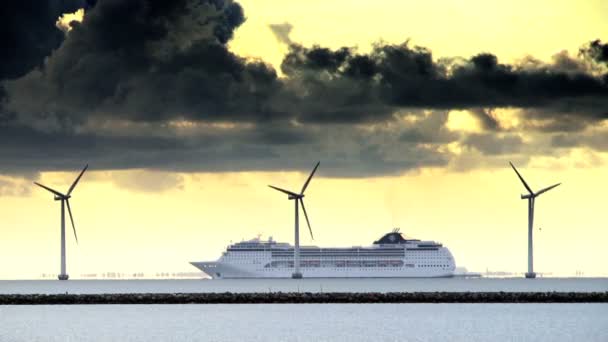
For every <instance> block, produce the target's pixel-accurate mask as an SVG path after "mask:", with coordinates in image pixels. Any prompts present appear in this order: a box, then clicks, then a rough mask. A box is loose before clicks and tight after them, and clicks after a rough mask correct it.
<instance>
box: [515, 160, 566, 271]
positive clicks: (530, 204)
mask: <svg viewBox="0 0 608 342" xmlns="http://www.w3.org/2000/svg"><path fill="white" fill-rule="evenodd" d="M509 164H511V167H512V168H513V171H515V173H516V174H517V177H519V179H520V180H521V182H522V183H523V185H524V187H526V190H528V194H526V195H521V199H527V200H528V272H527V273H526V278H536V273H534V248H533V240H532V232H533V230H534V229H533V228H532V226H533V225H534V201H535V200H536V197H538V196H540V195H541V194H543V193H545V192H547V191H549V190H551V189H553V188H555V187H556V186H558V185H560V184H561V183H557V184H554V185H551V186H550V187H547V188H544V189H542V190H539V191H537V192H534V191H532V189H531V188H530V186H529V185H528V183H526V181H525V180H524V178H523V177H522V176H521V175H520V174H519V172H518V171H517V169H516V168H515V166H513V163H511V162H509Z"/></svg>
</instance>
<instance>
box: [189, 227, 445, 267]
mask: <svg viewBox="0 0 608 342" xmlns="http://www.w3.org/2000/svg"><path fill="white" fill-rule="evenodd" d="M191 264H192V265H194V266H195V267H197V268H199V269H200V270H202V271H203V272H205V273H206V274H207V275H209V276H210V277H212V278H290V277H291V276H292V273H293V272H294V247H293V246H292V245H290V244H288V243H280V242H276V241H274V240H273V239H272V238H269V239H268V240H266V241H264V240H261V239H260V238H256V239H252V240H248V241H242V242H238V243H235V244H232V245H230V246H228V248H227V250H226V251H225V252H224V253H223V254H222V256H221V257H220V258H219V260H217V261H213V262H192V263H191ZM454 269H455V262H454V258H453V256H452V253H451V252H450V250H449V249H448V248H446V247H444V246H443V245H442V244H440V243H437V242H434V241H422V240H417V239H406V238H404V237H403V235H402V234H401V233H400V232H399V231H398V230H397V229H396V230H393V231H392V232H390V233H387V234H385V235H384V236H382V238H380V239H379V240H377V241H375V242H374V243H373V245H371V246H367V247H359V246H356V247H337V248H333V247H332V248H325V247H316V246H300V271H301V272H302V276H303V277H304V278H350V277H353V278H368V277H369V278H380V277H451V276H452V275H453V273H454Z"/></svg>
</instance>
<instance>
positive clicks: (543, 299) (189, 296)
mask: <svg viewBox="0 0 608 342" xmlns="http://www.w3.org/2000/svg"><path fill="white" fill-rule="evenodd" d="M300 303H302V304H303V303H317V304H320V303H353V304H356V303H608V292H389V293H376V292H366V293H342V292H327V293H311V292H269V293H231V292H224V293H128V294H5V295H0V305H57V304H60V305H70V304H300Z"/></svg>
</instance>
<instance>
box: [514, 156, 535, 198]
mask: <svg viewBox="0 0 608 342" xmlns="http://www.w3.org/2000/svg"><path fill="white" fill-rule="evenodd" d="M509 164H511V167H512V168H513V171H515V173H517V177H519V179H520V180H521V182H522V183H523V184H524V186H525V187H526V190H528V192H529V193H530V195H534V191H532V189H530V186H528V183H526V181H525V180H524V177H522V176H521V175H520V174H519V172H518V171H517V169H516V168H515V166H513V163H511V162H509Z"/></svg>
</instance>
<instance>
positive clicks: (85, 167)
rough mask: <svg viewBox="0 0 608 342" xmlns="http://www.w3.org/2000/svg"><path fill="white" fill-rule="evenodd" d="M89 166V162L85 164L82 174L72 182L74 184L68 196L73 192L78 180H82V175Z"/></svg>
mask: <svg viewBox="0 0 608 342" xmlns="http://www.w3.org/2000/svg"><path fill="white" fill-rule="evenodd" d="M88 168H89V164H87V165H85V166H84V169H82V171H81V172H80V174H79V175H78V177H77V178H76V180H75V181H74V183H72V186H71V187H70V190H68V196H69V195H70V194H71V193H72V191H73V190H74V188H75V187H76V184H78V181H79V180H80V177H82V175H83V174H84V172H85V171H86V170H87V169H88Z"/></svg>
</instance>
